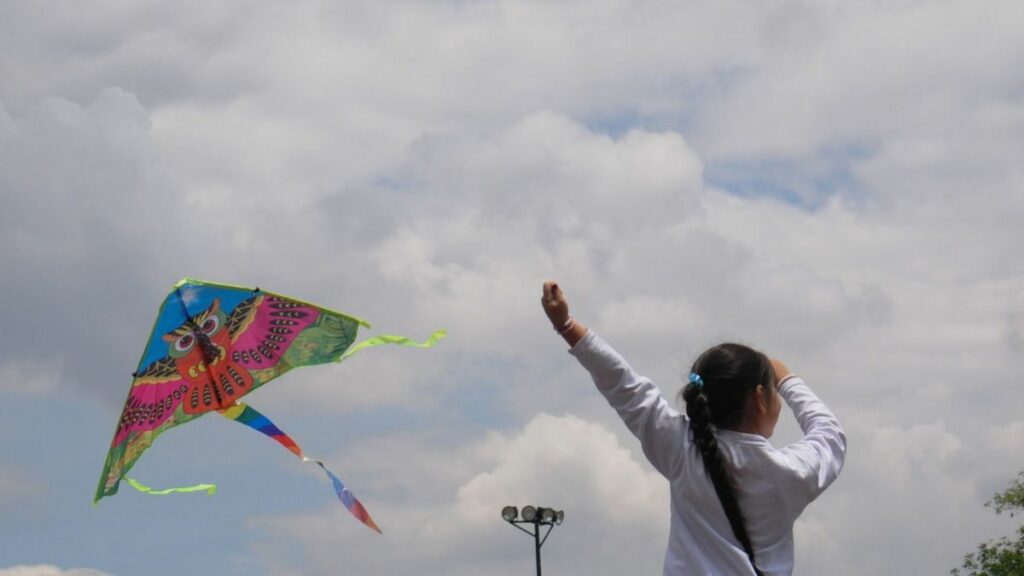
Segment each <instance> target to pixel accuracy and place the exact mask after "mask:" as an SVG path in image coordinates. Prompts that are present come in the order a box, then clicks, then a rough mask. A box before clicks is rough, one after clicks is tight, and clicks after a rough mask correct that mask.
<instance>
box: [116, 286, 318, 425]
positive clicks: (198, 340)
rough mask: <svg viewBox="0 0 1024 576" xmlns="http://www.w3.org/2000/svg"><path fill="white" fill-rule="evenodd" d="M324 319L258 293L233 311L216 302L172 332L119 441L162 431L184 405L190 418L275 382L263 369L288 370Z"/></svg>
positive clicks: (128, 411) (136, 391)
mask: <svg viewBox="0 0 1024 576" xmlns="http://www.w3.org/2000/svg"><path fill="white" fill-rule="evenodd" d="M319 316H320V311H319V310H318V309H316V308H314V307H312V306H308V305H306V304H303V303H301V302H297V301H294V300H289V299H286V298H283V297H280V296H276V295H270V294H263V293H260V292H255V293H254V294H253V295H252V296H250V297H248V298H246V299H244V300H242V301H241V302H239V303H238V304H237V305H236V306H235V307H234V308H233V309H232V310H230V311H226V310H224V309H222V308H221V301H220V299H219V298H215V299H214V300H213V301H212V303H211V304H210V305H209V306H208V307H207V308H206V310H204V311H203V312H201V313H199V314H197V315H195V316H189V317H187V318H186V319H185V321H184V322H183V323H182V324H181V325H179V326H178V327H177V328H175V329H173V330H171V331H170V332H168V333H166V334H165V335H164V336H163V340H164V341H165V342H166V343H167V355H166V356H164V357H163V358H160V359H157V360H155V361H153V362H152V363H151V364H150V365H149V366H147V367H146V368H145V369H143V370H141V371H140V372H138V373H137V374H135V379H134V380H133V382H132V390H131V392H130V393H129V396H128V401H127V402H126V404H125V407H124V411H123V412H122V413H121V421H120V423H119V425H118V431H117V435H116V438H115V440H116V441H118V442H119V441H120V439H122V438H123V437H125V436H127V435H128V434H129V433H131V432H144V431H147V430H153V429H155V428H156V427H158V426H161V425H163V424H164V423H165V422H168V421H169V419H170V417H171V416H172V415H173V414H174V413H175V412H176V411H177V409H178V407H179V406H180V407H181V409H182V411H183V412H184V415H183V417H184V418H186V419H187V418H188V417H195V416H199V415H201V414H205V413H206V412H210V411H213V410H222V409H225V408H228V407H230V406H233V405H234V404H235V402H236V400H238V399H239V398H240V397H242V396H244V395H245V394H247V393H249V392H251V391H252V390H253V388H255V387H257V386H259V385H260V384H262V383H263V382H264V381H265V380H267V379H269V378H271V377H273V376H263V377H261V376H260V371H266V370H270V369H275V370H278V371H281V370H287V368H288V364H287V362H284V363H282V359H283V358H284V355H285V353H286V352H287V350H288V348H289V346H291V345H292V343H293V342H294V341H295V339H296V338H297V337H298V336H299V334H300V333H301V332H302V331H303V330H305V329H306V328H308V327H310V326H311V325H312V324H313V323H314V322H316V320H317V318H318V317H319ZM254 373H255V374H254Z"/></svg>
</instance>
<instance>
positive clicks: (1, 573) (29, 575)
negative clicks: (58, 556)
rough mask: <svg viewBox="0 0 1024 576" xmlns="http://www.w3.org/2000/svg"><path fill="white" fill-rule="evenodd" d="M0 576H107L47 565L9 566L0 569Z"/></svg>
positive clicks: (105, 574)
mask: <svg viewBox="0 0 1024 576" xmlns="http://www.w3.org/2000/svg"><path fill="white" fill-rule="evenodd" d="M0 576H109V575H108V574H107V573H106V572H101V571H99V570H93V569H92V568H69V569H67V570H64V569H61V568H58V567H57V566H51V565H49V564H37V565H35V566H11V567H9V568H0Z"/></svg>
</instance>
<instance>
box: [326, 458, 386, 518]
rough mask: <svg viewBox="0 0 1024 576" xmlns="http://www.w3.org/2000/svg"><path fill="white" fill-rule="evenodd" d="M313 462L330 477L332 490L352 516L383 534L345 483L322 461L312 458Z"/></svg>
mask: <svg viewBox="0 0 1024 576" xmlns="http://www.w3.org/2000/svg"><path fill="white" fill-rule="evenodd" d="M313 462H316V463H317V465H318V466H320V469H321V470H323V471H324V473H326V474H327V477H328V478H330V479H331V484H333V485H334V491H335V492H336V493H337V494H338V499H339V500H341V503H342V504H344V505H345V508H348V511H349V512H351V513H352V515H353V516H355V517H356V518H358V519H359V521H360V522H362V523H363V524H366V525H367V526H368V527H370V528H371V529H372V530H375V531H376V532H377V534H383V532H381V531H380V528H379V527H377V523H376V522H374V521H373V518H371V517H370V513H369V512H367V511H366V507H365V506H363V503H362V502H360V501H359V499H358V498H356V497H355V495H354V494H352V492H350V491H349V489H348V488H346V487H345V484H344V483H343V482H342V481H341V479H340V478H338V477H337V476H335V475H334V473H333V472H331V471H330V470H328V469H327V467H326V466H324V463H323V462H321V461H319V460H313Z"/></svg>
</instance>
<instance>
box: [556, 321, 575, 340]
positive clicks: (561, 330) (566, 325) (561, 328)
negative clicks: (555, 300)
mask: <svg viewBox="0 0 1024 576" xmlns="http://www.w3.org/2000/svg"><path fill="white" fill-rule="evenodd" d="M574 324H576V321H575V320H573V319H572V316H569V317H568V318H566V319H565V322H563V323H561V324H555V325H554V329H555V332H558V334H559V335H560V336H565V335H566V334H567V333H568V332H569V331H570V330H572V328H573V325H574Z"/></svg>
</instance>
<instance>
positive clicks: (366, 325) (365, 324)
mask: <svg viewBox="0 0 1024 576" xmlns="http://www.w3.org/2000/svg"><path fill="white" fill-rule="evenodd" d="M185 284H196V285H199V286H216V287H218V288H231V289H234V290H255V288H253V287H251V286H241V285H238V284H225V283H223V282H207V281H206V280H197V279H195V278H189V277H188V276H186V277H184V278H182V279H181V280H178V283H177V284H175V285H174V288H175V289H178V288H181V287H182V286H184V285H185ZM260 292H263V293H264V294H270V295H271V296H280V297H282V298H287V299H289V300H294V301H296V302H298V303H299V304H305V305H306V306H309V307H310V308H316V309H317V310H323V311H324V312H329V313H331V314H334V315H335V316H342V317H345V318H348V319H349V320H352V321H353V322H356V323H357V324H359V325H360V326H362V327H363V328H369V327H370V323H369V322H367V321H366V320H363V319H362V318H356V317H355V316H352V315H351V314H345V313H344V312H339V311H337V310H334V309H332V308H326V307H324V306H320V305H319V304H313V303H312V302H307V301H305V300H302V299H301V298H294V297H292V296H288V295H287V294H280V293H278V292H270V291H267V290H263V289H262V288H261V289H260ZM161 308H162V306H161ZM158 317H159V316H158ZM154 327H156V325H155V324H154Z"/></svg>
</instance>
